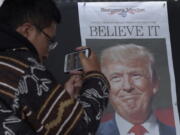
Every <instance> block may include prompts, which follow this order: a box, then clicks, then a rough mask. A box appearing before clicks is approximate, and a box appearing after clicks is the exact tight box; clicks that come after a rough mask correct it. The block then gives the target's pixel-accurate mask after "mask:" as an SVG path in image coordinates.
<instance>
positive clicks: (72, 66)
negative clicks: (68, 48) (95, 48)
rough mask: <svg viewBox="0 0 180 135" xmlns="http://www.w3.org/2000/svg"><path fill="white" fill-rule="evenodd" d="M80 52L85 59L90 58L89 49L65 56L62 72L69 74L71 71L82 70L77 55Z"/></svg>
mask: <svg viewBox="0 0 180 135" xmlns="http://www.w3.org/2000/svg"><path fill="white" fill-rule="evenodd" d="M80 52H82V53H83V54H84V55H85V56H86V57H89V56H90V48H86V49H83V50H80V51H75V52H72V53H68V54H66V55H65V61H64V72H65V73H69V72H70V71H73V70H82V69H83V67H82V65H81V61H80V58H79V53H80Z"/></svg>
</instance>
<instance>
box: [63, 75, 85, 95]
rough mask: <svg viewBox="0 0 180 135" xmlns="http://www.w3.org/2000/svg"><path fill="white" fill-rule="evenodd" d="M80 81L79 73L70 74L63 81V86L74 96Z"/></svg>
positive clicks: (77, 92) (79, 86) (78, 88)
mask: <svg viewBox="0 0 180 135" xmlns="http://www.w3.org/2000/svg"><path fill="white" fill-rule="evenodd" d="M82 82H83V81H82V77H81V75H78V74H77V75H72V76H71V77H70V79H69V80H68V81H67V82H66V83H65V85H64V88H65V89H66V90H67V92H68V93H69V95H70V96H71V97H72V98H76V97H77V96H78V94H79V90H80V89H81V86H82Z"/></svg>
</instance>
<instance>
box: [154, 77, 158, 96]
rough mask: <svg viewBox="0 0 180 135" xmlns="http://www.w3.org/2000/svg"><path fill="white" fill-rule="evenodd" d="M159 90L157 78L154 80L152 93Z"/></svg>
mask: <svg viewBox="0 0 180 135" xmlns="http://www.w3.org/2000/svg"><path fill="white" fill-rule="evenodd" d="M158 90H159V78H158V79H157V80H156V81H154V88H153V94H156V93H157V92H158Z"/></svg>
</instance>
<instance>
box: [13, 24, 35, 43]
mask: <svg viewBox="0 0 180 135" xmlns="http://www.w3.org/2000/svg"><path fill="white" fill-rule="evenodd" d="M33 27H34V26H33V25H32V24H31V23H24V24H22V25H21V26H19V27H18V28H17V29H16V31H17V32H19V33H20V34H21V35H23V36H24V37H26V38H27V39H28V37H29V36H31V35H30V34H31V33H32V30H33Z"/></svg>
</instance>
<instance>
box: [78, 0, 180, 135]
mask: <svg viewBox="0 0 180 135" xmlns="http://www.w3.org/2000/svg"><path fill="white" fill-rule="evenodd" d="M78 11H79V23H80V33H81V42H82V45H84V46H88V47H90V48H92V49H93V50H94V51H95V52H96V53H97V56H98V57H99V59H100V61H101V68H102V72H103V73H104V74H105V76H106V77H107V78H108V80H109V82H110V85H111V90H110V102H109V106H108V108H107V109H106V110H105V113H104V116H103V118H102V121H101V124H100V127H99V129H98V132H97V135H98V134H99V135H100V134H102V135H108V134H113V135H116V134H117V135H118V134H119V135H134V134H135V131H133V127H134V125H135V126H136V127H137V126H139V125H141V126H143V128H144V127H145V129H143V130H144V131H142V132H144V135H154V134H156V135H166V134H167V135H170V134H171V135H179V134H180V129H179V126H180V124H179V115H178V109H177V97H176V84H175V77H174V70H173V60H172V51H171V42H170V35H169V24H168V15H167V3H166V2H163V1H161V2H80V3H78ZM104 50H106V51H104ZM118 52H119V53H118ZM120 52H121V53H120ZM141 54H142V55H141ZM103 58H104V59H103ZM102 59H103V60H102ZM111 129H112V130H111Z"/></svg>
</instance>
